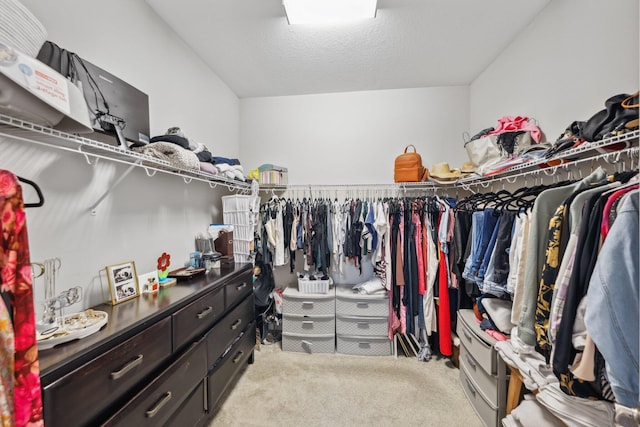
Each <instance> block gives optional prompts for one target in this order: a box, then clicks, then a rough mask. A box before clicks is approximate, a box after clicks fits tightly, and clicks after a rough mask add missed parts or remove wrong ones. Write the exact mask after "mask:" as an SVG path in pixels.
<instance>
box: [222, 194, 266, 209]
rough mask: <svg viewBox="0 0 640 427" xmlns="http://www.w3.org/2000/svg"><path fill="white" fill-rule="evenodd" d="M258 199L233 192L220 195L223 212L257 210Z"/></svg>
mask: <svg viewBox="0 0 640 427" xmlns="http://www.w3.org/2000/svg"><path fill="white" fill-rule="evenodd" d="M258 200H259V199H258V198H257V197H254V196H243V195H240V194H235V195H231V196H222V211H223V212H238V211H240V212H257V211H258V208H259V201H258Z"/></svg>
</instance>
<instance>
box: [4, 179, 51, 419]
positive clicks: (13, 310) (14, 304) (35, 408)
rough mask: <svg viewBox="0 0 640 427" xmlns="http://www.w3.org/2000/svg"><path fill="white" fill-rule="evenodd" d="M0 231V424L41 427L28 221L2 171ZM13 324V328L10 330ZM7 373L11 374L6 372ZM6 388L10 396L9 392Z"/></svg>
mask: <svg viewBox="0 0 640 427" xmlns="http://www.w3.org/2000/svg"><path fill="white" fill-rule="evenodd" d="M0 225H1V226H2V252H0V269H1V270H2V274H1V276H0V278H1V282H2V284H1V287H0V290H1V291H2V293H3V294H4V296H5V297H8V299H9V301H10V302H11V304H10V305H9V306H7V305H6V304H4V298H3V307H2V310H0V311H2V315H1V316H0V324H1V326H2V328H0V345H1V346H2V353H3V354H2V360H3V363H2V372H1V375H2V386H3V387H5V390H2V392H3V394H4V398H3V400H2V405H1V409H2V421H3V423H4V425H7V417H12V418H13V423H12V422H11V418H9V423H8V425H15V426H26V425H29V426H42V425H44V421H43V418H42V395H41V391H40V390H41V389H40V371H39V368H38V346H37V343H36V333H35V314H34V309H33V288H32V284H31V266H30V260H29V242H28V236H27V225H26V215H25V211H24V202H23V200H22V189H21V187H20V185H19V184H18V179H17V178H16V176H15V175H14V174H12V173H11V172H9V171H5V170H0ZM7 315H8V316H9V317H7ZM11 321H12V322H13V327H12V328H11V327H10V325H9V323H10V322H11ZM7 322H9V323H7ZM11 329H13V337H12V336H11ZM11 344H13V345H11ZM7 359H9V360H10V359H13V366H11V367H10V366H7V365H8V364H7V363H6V361H7ZM8 369H10V370H12V372H8ZM11 376H12V378H11ZM6 387H9V388H13V390H7V389H6ZM11 400H13V407H11ZM6 410H8V411H9V413H6Z"/></svg>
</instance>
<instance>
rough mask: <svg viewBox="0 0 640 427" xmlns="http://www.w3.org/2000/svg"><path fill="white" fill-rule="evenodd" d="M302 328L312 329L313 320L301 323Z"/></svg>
mask: <svg viewBox="0 0 640 427" xmlns="http://www.w3.org/2000/svg"><path fill="white" fill-rule="evenodd" d="M302 326H309V327H313V320H303V321H302Z"/></svg>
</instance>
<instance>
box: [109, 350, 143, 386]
mask: <svg viewBox="0 0 640 427" xmlns="http://www.w3.org/2000/svg"><path fill="white" fill-rule="evenodd" d="M143 357H144V356H143V355H142V354H139V355H138V357H136V358H135V359H133V360H132V361H131V362H129V363H127V364H126V365H124V366H123V367H122V368H121V369H120V370H119V371H113V372H111V375H110V376H111V379H112V380H117V379H118V378H122V376H124V374H126V373H127V372H129V371H130V370H132V369H133V368H135V367H136V366H138V365H140V364H141V363H142V359H143Z"/></svg>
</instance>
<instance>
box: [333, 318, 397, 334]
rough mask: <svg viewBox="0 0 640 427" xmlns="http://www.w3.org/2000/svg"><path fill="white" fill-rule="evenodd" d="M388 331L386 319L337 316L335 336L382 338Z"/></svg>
mask: <svg viewBox="0 0 640 427" xmlns="http://www.w3.org/2000/svg"><path fill="white" fill-rule="evenodd" d="M388 331H389V320H388V318H387V317H359V316H341V315H337V319H336V334H338V335H356V336H367V337H370V336H377V337H384V336H386V335H387V333H388Z"/></svg>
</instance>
